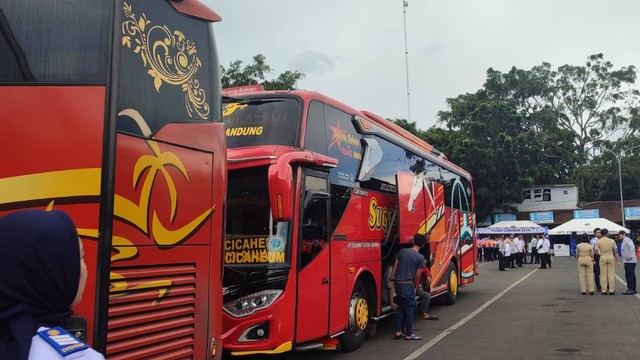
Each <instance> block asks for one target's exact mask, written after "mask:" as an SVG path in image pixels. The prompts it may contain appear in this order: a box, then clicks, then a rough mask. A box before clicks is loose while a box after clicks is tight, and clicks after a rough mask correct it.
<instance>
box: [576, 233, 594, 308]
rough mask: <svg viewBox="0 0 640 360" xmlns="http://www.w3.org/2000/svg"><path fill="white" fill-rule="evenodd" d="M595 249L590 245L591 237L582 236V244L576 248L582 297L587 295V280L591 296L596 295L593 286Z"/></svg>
mask: <svg viewBox="0 0 640 360" xmlns="http://www.w3.org/2000/svg"><path fill="white" fill-rule="evenodd" d="M593 252H594V251H593V247H591V245H589V236H587V234H582V235H581V236H580V244H578V246H576V257H577V258H578V275H579V276H580V291H581V292H582V295H587V286H586V280H587V279H588V283H589V295H593V294H594V290H595V289H594V286H593V263H594V261H595V260H594V259H593Z"/></svg>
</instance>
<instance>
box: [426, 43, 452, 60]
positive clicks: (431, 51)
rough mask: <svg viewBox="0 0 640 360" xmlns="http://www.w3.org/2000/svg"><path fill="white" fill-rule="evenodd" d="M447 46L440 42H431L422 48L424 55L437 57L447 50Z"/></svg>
mask: <svg viewBox="0 0 640 360" xmlns="http://www.w3.org/2000/svg"><path fill="white" fill-rule="evenodd" d="M446 48H447V47H446V46H445V45H444V44H441V43H439V42H433V41H431V42H429V43H428V44H427V45H426V46H424V47H423V48H422V54H424V55H425V56H426V57H437V56H438V55H440V54H441V53H443V52H444V51H445V50H446Z"/></svg>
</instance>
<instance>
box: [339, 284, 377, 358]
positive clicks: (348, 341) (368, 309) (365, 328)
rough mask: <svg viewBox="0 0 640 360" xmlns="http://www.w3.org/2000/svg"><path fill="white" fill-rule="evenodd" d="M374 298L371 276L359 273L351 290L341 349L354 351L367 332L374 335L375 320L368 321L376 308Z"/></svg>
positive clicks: (360, 344) (373, 285)
mask: <svg viewBox="0 0 640 360" xmlns="http://www.w3.org/2000/svg"><path fill="white" fill-rule="evenodd" d="M375 299H376V297H375V283H374V282H373V277H371V275H370V274H368V273H363V274H361V276H360V277H359V278H358V280H357V281H356V283H355V285H354V286H353V290H352V291H351V298H350V300H349V313H348V319H347V320H348V321H347V328H346V329H345V332H344V334H343V335H342V337H341V338H340V345H341V346H340V348H341V350H343V351H346V352H351V351H355V350H357V349H359V348H360V346H362V344H363V343H364V339H365V337H366V336H367V334H369V335H375V332H376V329H375V327H376V325H375V322H372V321H369V320H370V318H371V316H372V315H373V314H374V312H375V309H376V308H375V303H376V300H375Z"/></svg>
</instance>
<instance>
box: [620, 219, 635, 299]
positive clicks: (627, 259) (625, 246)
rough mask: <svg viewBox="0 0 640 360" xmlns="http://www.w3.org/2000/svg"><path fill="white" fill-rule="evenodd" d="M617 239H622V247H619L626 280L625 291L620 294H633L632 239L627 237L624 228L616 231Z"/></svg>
mask: <svg viewBox="0 0 640 360" xmlns="http://www.w3.org/2000/svg"><path fill="white" fill-rule="evenodd" d="M618 239H620V240H621V241H622V247H621V248H620V255H621V257H622V262H623V263H624V278H625V280H626V281H627V291H625V292H623V293H622V295H633V294H637V292H636V263H637V262H638V260H637V259H636V247H635V246H634V245H633V240H631V239H630V238H628V237H627V234H626V233H625V232H624V230H620V231H619V232H618Z"/></svg>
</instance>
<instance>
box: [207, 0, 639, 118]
mask: <svg viewBox="0 0 640 360" xmlns="http://www.w3.org/2000/svg"><path fill="white" fill-rule="evenodd" d="M204 2H205V3H206V4H207V5H209V6H210V7H211V8H213V9H214V10H215V11H216V12H218V14H220V15H221V16H222V18H223V21H222V22H221V23H216V24H214V32H215V34H216V38H217V44H218V53H219V55H220V63H221V64H222V65H224V66H228V65H229V63H230V62H231V61H234V60H242V61H243V62H244V63H245V64H247V63H249V62H250V61H251V59H252V57H253V56H254V55H256V54H259V53H261V54H263V55H265V56H266V59H267V64H269V65H270V66H271V67H272V68H273V69H274V73H273V74H272V75H271V76H270V77H275V76H276V75H278V74H280V73H281V72H283V71H286V70H299V71H301V72H303V73H305V74H306V78H305V79H303V80H302V81H300V82H299V83H298V85H299V87H300V88H301V89H307V90H314V91H319V92H321V93H323V94H325V95H328V96H330V97H332V98H335V99H336V100H339V101H341V102H344V103H346V104H348V105H350V106H351V107H354V108H356V109H361V110H369V111H372V112H374V113H377V114H379V115H381V116H384V117H387V118H407V117H408V112H407V108H408V107H407V88H406V86H407V85H406V76H405V51H404V46H405V44H404V33H403V28H404V25H403V5H402V0H322V1H318V0H315V1H309V0H204ZM639 16H640V1H637V0H609V1H597V0H475V1H473V0H439V1H435V0H409V6H408V7H407V38H408V44H407V45H408V49H409V57H408V60H409V83H410V89H411V97H410V103H411V106H410V108H411V113H410V115H411V116H410V120H411V121H415V122H416V123H417V125H418V127H419V128H421V129H427V128H428V127H430V126H432V125H435V124H436V115H437V112H438V111H440V110H447V106H446V102H445V101H446V99H447V98H451V97H456V96H458V95H460V94H464V93H467V92H475V91H476V90H478V89H480V87H481V86H482V84H483V82H484V80H485V79H486V70H487V69H488V68H490V67H492V68H494V69H496V70H500V71H502V72H507V71H509V69H510V68H511V67H512V66H516V67H518V68H524V69H530V68H531V67H532V66H535V65H538V64H540V63H542V62H543V61H544V62H549V63H551V64H552V66H554V67H557V66H560V65H564V64H571V65H584V64H585V61H586V58H587V56H588V55H590V54H595V53H599V52H601V53H603V54H604V56H605V59H606V60H609V61H611V62H612V63H613V64H614V67H615V68H619V67H621V66H627V65H636V66H637V65H640V62H639V61H638V59H640V20H639V19H640V17H639Z"/></svg>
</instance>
